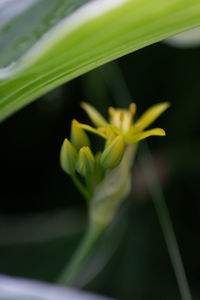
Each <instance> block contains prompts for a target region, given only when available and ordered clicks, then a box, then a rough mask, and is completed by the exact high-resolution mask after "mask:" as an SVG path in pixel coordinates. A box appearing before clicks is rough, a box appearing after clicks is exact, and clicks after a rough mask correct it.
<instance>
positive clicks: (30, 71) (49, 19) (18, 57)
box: [0, 0, 200, 121]
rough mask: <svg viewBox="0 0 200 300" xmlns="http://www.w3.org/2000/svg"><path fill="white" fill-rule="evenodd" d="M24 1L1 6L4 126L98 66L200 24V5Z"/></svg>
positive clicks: (190, 0)
mask: <svg viewBox="0 0 200 300" xmlns="http://www.w3.org/2000/svg"><path fill="white" fill-rule="evenodd" d="M25 2H26V1H25V0H22V1H21V2H20V5H21V6H20V5H19V3H18V4H16V3H17V1H15V0H12V1H8V0H7V1H4V2H3V4H1V7H0V20H1V22H0V46H1V47H0V48H1V59H0V66H1V69H0V78H1V82H0V120H1V121H2V120H4V119H5V118H6V117H8V116H9V115H11V114H12V113H13V112H15V111H17V110H18V109H20V108H22V107H23V106H25V105H27V104H28V103H30V102H31V101H33V100H34V99H36V98H38V97H40V96H41V95H43V94H44V93H46V92H48V91H50V90H51V89H53V88H55V87H57V86H59V85H60V84H62V83H64V82H67V81H69V80H71V79H73V78H75V77H77V76H79V75H81V74H83V73H85V72H87V71H89V70H91V69H94V68H95V67H98V66H100V65H102V64H104V63H106V62H108V61H111V60H113V59H116V58H117V57H120V56H123V55H125V54H127V53H130V52H132V51H135V50H137V49H139V48H142V47H145V46H147V45H149V44H152V43H154V42H157V41H160V40H162V39H164V38H167V37H169V36H172V35H174V34H177V33H179V32H181V31H184V30H187V29H190V28H193V27H195V26H198V25H200V2H199V0H173V1H172V0H164V1H160V0H115V1H113V0H95V1H86V0H84V1H77V0H76V1H75V0H71V1H70V0H66V1H64V0H56V1H53V0H51V1H48V5H46V2H45V1H44V0H35V1H34V0H32V1H31V0H29V1H27V2H26V5H25V6H23V5H24V3H25ZM14 5H15V6H16V8H17V9H14V8H13V7H14ZM17 5H19V6H17ZM9 7H10V8H11V9H9ZM20 7H21V9H20ZM12 8H13V9H12ZM16 11H17V12H16ZM8 12H9V13H8ZM6 16H7V18H6Z"/></svg>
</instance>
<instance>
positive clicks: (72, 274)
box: [57, 222, 105, 285]
mask: <svg viewBox="0 0 200 300" xmlns="http://www.w3.org/2000/svg"><path fill="white" fill-rule="evenodd" d="M104 228H105V227H104V226H103V225H99V224H97V223H94V222H90V223H89V226H88V230H87V231H86V233H85V236H84V237H83V239H82V241H81V243H80V245H79V247H78V248H77V250H76V252H75V254H74V256H73V257H72V259H71V260H70V262H69V264H68V265H67V266H66V268H64V270H63V272H62V273H61V275H60V276H59V278H58V279H57V283H58V284H61V285H73V282H74V280H75V279H76V276H77V275H78V273H79V272H80V271H81V270H82V268H83V267H84V265H85V263H86V262H87V260H88V258H89V256H90V255H91V253H92V252H93V249H94V247H95V245H96V243H97V242H98V240H99V238H100V237H101V235H102V233H103V231H104Z"/></svg>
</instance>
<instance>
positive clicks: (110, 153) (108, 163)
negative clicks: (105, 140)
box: [101, 135, 125, 169]
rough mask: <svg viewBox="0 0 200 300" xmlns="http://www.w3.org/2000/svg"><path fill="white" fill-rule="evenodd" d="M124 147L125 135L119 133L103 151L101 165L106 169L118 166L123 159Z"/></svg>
mask: <svg viewBox="0 0 200 300" xmlns="http://www.w3.org/2000/svg"><path fill="white" fill-rule="evenodd" d="M124 149H125V142H124V137H123V136H122V135H118V136H117V137H116V138H115V139H114V140H113V141H112V143H111V144H110V145H109V146H108V147H107V148H106V149H105V150H104V152H103V153H102V156H101V165H102V166H103V167H104V168H105V169H108V168H114V167H116V166H117V165H118V164H119V163H120V161H121V159H122V156H123V154H124Z"/></svg>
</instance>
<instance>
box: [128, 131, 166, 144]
mask: <svg viewBox="0 0 200 300" xmlns="http://www.w3.org/2000/svg"><path fill="white" fill-rule="evenodd" d="M152 135H158V136H165V135H166V134H165V131H164V130H163V129H162V128H154V129H150V130H146V131H143V132H138V133H135V134H127V135H126V136H125V142H126V143H127V144H134V143H137V142H139V141H140V140H143V139H145V138H147V137H149V136H152Z"/></svg>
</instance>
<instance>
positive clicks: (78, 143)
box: [70, 119, 90, 150]
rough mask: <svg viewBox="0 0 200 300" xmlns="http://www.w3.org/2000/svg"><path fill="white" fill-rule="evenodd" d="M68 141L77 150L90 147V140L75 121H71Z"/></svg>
mask: <svg viewBox="0 0 200 300" xmlns="http://www.w3.org/2000/svg"><path fill="white" fill-rule="evenodd" d="M70 141H71V142H72V144H73V145H74V146H75V147H76V149H78V150H79V149H80V148H81V147H84V146H88V147H89V146H90V140H89V138H88V136H87V134H86V133H85V131H84V130H83V129H82V128H80V127H79V123H78V122H77V121H76V120H75V119H74V120H73V121H72V126H71V137H70Z"/></svg>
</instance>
